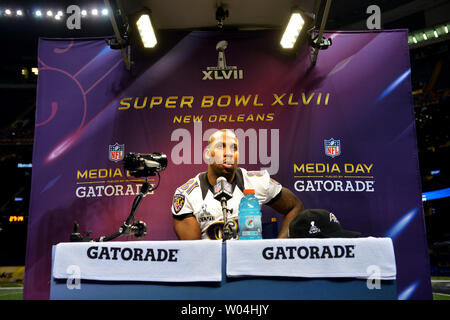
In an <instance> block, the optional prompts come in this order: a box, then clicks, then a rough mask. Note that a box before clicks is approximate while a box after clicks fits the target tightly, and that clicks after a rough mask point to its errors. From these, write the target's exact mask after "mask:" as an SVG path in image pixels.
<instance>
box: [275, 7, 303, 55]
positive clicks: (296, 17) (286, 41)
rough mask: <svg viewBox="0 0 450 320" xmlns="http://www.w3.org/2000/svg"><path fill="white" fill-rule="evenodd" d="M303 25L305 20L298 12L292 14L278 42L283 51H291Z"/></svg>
mask: <svg viewBox="0 0 450 320" xmlns="http://www.w3.org/2000/svg"><path fill="white" fill-rule="evenodd" d="M304 24H305V20H304V19H303V17H302V16H301V14H300V13H299V12H294V13H292V15H291V18H290V19H289V23H288V25H287V27H286V30H285V31H284V33H283V36H282V38H281V41H280V45H281V46H282V47H283V48H284V49H292V48H293V47H294V45H295V42H296V41H297V38H298V36H299V35H300V32H301V30H302V28H303V25H304Z"/></svg>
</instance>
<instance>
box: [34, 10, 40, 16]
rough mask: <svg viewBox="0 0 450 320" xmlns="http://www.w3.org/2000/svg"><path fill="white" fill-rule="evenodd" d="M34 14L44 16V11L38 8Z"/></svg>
mask: <svg viewBox="0 0 450 320" xmlns="http://www.w3.org/2000/svg"><path fill="white" fill-rule="evenodd" d="M34 14H35V15H36V17H41V16H42V11H41V10H36V11H35V12H34Z"/></svg>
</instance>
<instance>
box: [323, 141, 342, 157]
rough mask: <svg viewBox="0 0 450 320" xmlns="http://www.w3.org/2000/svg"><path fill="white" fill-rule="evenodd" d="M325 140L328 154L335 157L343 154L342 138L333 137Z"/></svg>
mask: <svg viewBox="0 0 450 320" xmlns="http://www.w3.org/2000/svg"><path fill="white" fill-rule="evenodd" d="M323 142H324V146H325V154H326V155H327V156H330V157H332V158H334V157H337V156H338V155H340V154H341V140H334V139H333V138H331V139H330V140H326V139H325V140H324V141H323Z"/></svg>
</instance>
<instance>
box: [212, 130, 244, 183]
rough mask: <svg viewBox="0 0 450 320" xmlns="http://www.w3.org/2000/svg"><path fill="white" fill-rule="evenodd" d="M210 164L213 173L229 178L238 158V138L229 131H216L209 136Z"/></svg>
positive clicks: (235, 167) (234, 169)
mask: <svg viewBox="0 0 450 320" xmlns="http://www.w3.org/2000/svg"><path fill="white" fill-rule="evenodd" d="M209 149H210V164H209V165H210V166H211V167H212V169H213V170H214V173H215V174H216V175H217V176H218V177H219V176H224V177H225V178H227V179H229V178H231V177H232V176H233V174H234V172H235V171H236V169H237V163H238V158H239V151H238V140H237V138H236V136H235V135H234V134H233V133H232V132H229V131H225V132H222V131H218V132H216V133H215V134H213V136H212V137H211V144H210V146H209Z"/></svg>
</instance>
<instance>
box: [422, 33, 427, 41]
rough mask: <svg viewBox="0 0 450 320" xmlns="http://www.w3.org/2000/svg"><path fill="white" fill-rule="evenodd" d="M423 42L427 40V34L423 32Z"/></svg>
mask: <svg viewBox="0 0 450 320" xmlns="http://www.w3.org/2000/svg"><path fill="white" fill-rule="evenodd" d="M423 40H428V37H427V34H426V33H425V32H424V33H423Z"/></svg>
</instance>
